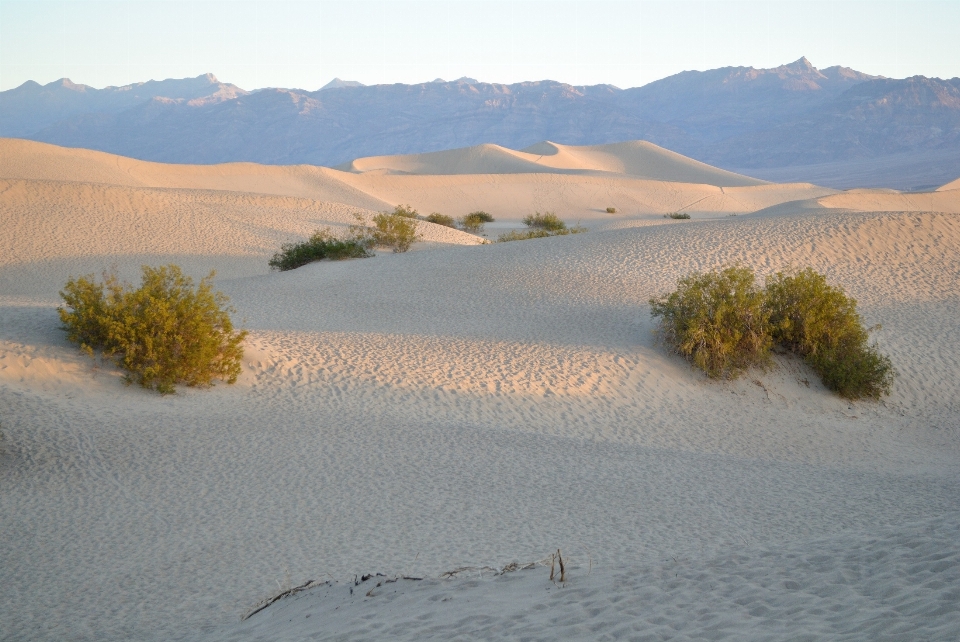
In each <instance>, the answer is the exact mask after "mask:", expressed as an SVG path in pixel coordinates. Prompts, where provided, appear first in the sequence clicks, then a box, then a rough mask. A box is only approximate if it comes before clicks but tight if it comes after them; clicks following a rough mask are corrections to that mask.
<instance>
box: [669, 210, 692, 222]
mask: <svg viewBox="0 0 960 642" xmlns="http://www.w3.org/2000/svg"><path fill="white" fill-rule="evenodd" d="M663 218H672V219H676V220H679V221H688V220H690V215H689V214H687V213H686V212H671V213H670V214H664V215H663Z"/></svg>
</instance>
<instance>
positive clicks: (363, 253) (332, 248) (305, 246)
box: [268, 229, 373, 272]
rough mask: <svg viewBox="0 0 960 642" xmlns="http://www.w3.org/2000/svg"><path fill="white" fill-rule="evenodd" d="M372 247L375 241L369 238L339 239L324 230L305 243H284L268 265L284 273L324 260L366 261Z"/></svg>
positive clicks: (327, 230)
mask: <svg viewBox="0 0 960 642" xmlns="http://www.w3.org/2000/svg"><path fill="white" fill-rule="evenodd" d="M372 246H373V240H372V239H371V238H369V237H368V236H358V235H356V234H353V235H352V236H350V237H347V238H339V237H336V236H334V235H333V234H332V233H331V232H330V230H329V229H322V230H317V231H316V232H314V233H313V235H312V236H311V237H310V238H309V239H308V240H306V241H304V242H301V243H284V244H283V245H281V246H280V251H279V252H277V253H276V254H274V255H273V258H272V259H270V261H269V263H268V264H269V265H270V267H271V268H273V269H275V270H280V271H281V272H283V271H286V270H293V269H296V268H298V267H300V266H301V265H306V264H307V263H311V262H313V261H322V260H323V259H330V260H331V261H342V260H344V259H364V258H367V257H370V256H373V254H371V253H370V248H371V247H372Z"/></svg>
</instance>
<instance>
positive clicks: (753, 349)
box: [650, 266, 894, 399]
mask: <svg viewBox="0 0 960 642" xmlns="http://www.w3.org/2000/svg"><path fill="white" fill-rule="evenodd" d="M650 306H651V315H652V316H653V317H654V318H658V319H659V322H658V328H657V329H658V332H659V334H660V338H661V339H662V340H663V342H664V343H666V344H667V345H668V346H670V347H671V348H672V349H673V350H675V351H676V352H677V353H678V354H681V355H683V356H684V357H686V358H687V359H689V360H690V361H691V362H692V363H693V364H694V365H695V366H697V367H698V368H700V369H701V370H703V371H704V372H705V373H706V374H707V375H708V376H709V377H711V378H714V379H719V378H726V379H733V378H736V377H737V376H739V375H740V374H741V373H742V372H743V371H744V370H746V369H748V368H751V367H754V366H760V367H762V366H764V365H766V363H767V361H768V359H769V353H770V348H771V347H772V345H774V344H775V343H776V344H779V345H780V346H782V347H783V348H785V349H787V350H789V351H791V352H793V353H795V354H797V355H799V356H801V357H802V358H803V359H804V360H805V361H807V363H809V364H810V366H811V367H812V368H813V369H814V370H815V371H816V372H817V374H819V375H820V377H821V379H822V381H823V383H824V385H825V386H826V387H827V388H829V389H830V390H833V391H834V392H836V393H837V394H839V395H840V396H842V397H844V398H847V399H859V398H863V397H869V398H873V399H877V398H879V397H881V396H882V395H885V394H889V392H890V387H891V385H892V383H893V377H894V370H893V366H892V364H891V362H890V359H889V357H886V356H885V355H882V354H880V352H879V350H878V349H877V347H876V345H868V343H867V338H868V334H869V330H868V329H866V328H864V326H863V323H862V321H861V318H860V315H859V314H858V312H857V303H856V301H855V300H854V299H851V298H850V297H848V296H847V295H846V294H845V293H844V292H843V290H842V289H840V288H838V287H835V286H831V285H829V284H828V283H827V280H826V277H825V276H823V275H822V274H819V273H817V272H815V271H814V270H813V269H811V268H807V269H805V270H801V271H798V272H794V273H782V272H778V273H777V274H775V275H773V276H771V277H769V278H768V279H767V284H766V287H765V288H761V287H760V286H759V285H758V284H757V282H756V277H755V275H754V273H753V270H751V269H750V268H746V267H742V266H731V267H727V268H724V269H722V270H717V271H713V272H707V273H694V274H691V275H689V276H687V277H684V278H682V279H680V280H679V281H678V283H677V289H676V290H675V291H674V292H671V293H669V294H665V295H663V296H661V297H658V298H654V299H651V300H650Z"/></svg>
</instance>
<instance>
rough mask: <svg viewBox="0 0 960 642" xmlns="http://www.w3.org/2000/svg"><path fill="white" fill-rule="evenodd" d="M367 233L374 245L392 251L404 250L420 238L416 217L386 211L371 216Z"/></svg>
mask: <svg viewBox="0 0 960 642" xmlns="http://www.w3.org/2000/svg"><path fill="white" fill-rule="evenodd" d="M369 233H370V238H372V239H373V243H374V244H375V245H379V246H381V247H389V248H393V251H394V252H406V251H407V250H409V249H410V246H411V245H413V244H414V243H415V242H417V241H419V240H420V239H421V238H422V237H421V235H420V234H419V233H418V232H417V220H416V219H414V218H410V217H408V216H401V215H399V214H390V213H387V212H381V213H380V214H377V215H376V216H374V217H373V228H372V229H371V230H370V232H369Z"/></svg>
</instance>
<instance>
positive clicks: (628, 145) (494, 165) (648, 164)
mask: <svg viewBox="0 0 960 642" xmlns="http://www.w3.org/2000/svg"><path fill="white" fill-rule="evenodd" d="M338 169H343V170H344V171H350V172H355V173H365V172H376V173H380V174H390V173H394V174H420V175H423V174H427V175H433V176H443V175H449V174H529V173H557V174H577V175H591V174H614V175H622V176H624V177H630V178H644V179H648V180H656V181H670V182H675V183H702V184H707V185H716V186H718V187H744V186H748V185H765V184H767V181H762V180H759V179H755V178H750V177H749V176H743V175H741V174H734V173H733V172H728V171H725V170H722V169H718V168H716V167H712V166H710V165H707V164H705V163H701V162H699V161H695V160H693V159H692V158H688V157H686V156H682V155H681V154H677V153H675V152H671V151H669V150H666V149H664V148H662V147H658V146H657V145H654V144H653V143H648V142H646V141H641V140H635V141H627V142H623V143H612V144H609V145H588V146H575V145H560V144H557V143H552V142H550V141H543V142H540V143H537V144H536V145H532V146H530V147H527V148H525V149H523V150H520V151H515V150H512V149H507V148H506V147H501V146H499V145H490V144H487V145H477V146H475V147H463V148H460V149H452V150H445V151H442V152H427V153H423V154H402V155H398V156H370V157H367V158H358V159H356V160H354V161H352V162H350V163H347V164H345V165H342V166H340V167H339V168H338Z"/></svg>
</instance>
